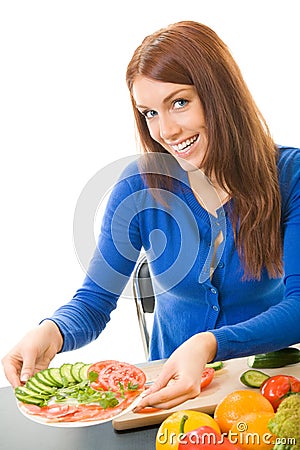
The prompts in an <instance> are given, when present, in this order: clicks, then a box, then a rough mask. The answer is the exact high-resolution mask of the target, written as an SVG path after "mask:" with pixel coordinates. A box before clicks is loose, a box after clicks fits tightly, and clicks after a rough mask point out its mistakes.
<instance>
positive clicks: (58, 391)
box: [15, 362, 138, 408]
mask: <svg viewBox="0 0 300 450" xmlns="http://www.w3.org/2000/svg"><path fill="white" fill-rule="evenodd" d="M90 366H91V365H90V364H84V363H81V362H78V363H75V364H70V363H68V364H63V365H62V366H61V367H60V368H50V369H44V370H41V371H40V372H37V373H36V374H35V375H34V376H32V377H31V378H29V380H28V381H27V383H26V384H25V386H19V387H17V388H16V389H15V396H16V398H17V399H18V400H20V401H21V402H24V403H31V404H33V405H38V406H44V405H47V404H48V402H49V400H50V399H52V400H54V401H55V402H67V401H68V400H70V399H75V400H76V401H77V402H78V403H98V404H99V405H101V406H102V408H107V407H112V406H116V405H117V404H118V403H119V402H118V400H117V398H116V396H115V394H114V393H112V392H106V391H103V390H102V391H95V390H94V389H92V388H91V387H90V382H91V381H94V379H97V378H98V373H97V372H90V373H89V374H88V369H89V367H90ZM137 387H138V386H137ZM128 389H129V390H135V389H136V385H130V386H128Z"/></svg>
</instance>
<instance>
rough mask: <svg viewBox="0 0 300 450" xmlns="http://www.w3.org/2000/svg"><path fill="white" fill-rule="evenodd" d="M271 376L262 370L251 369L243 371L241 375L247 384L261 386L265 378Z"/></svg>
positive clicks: (242, 381) (255, 386)
mask: <svg viewBox="0 0 300 450" xmlns="http://www.w3.org/2000/svg"><path fill="white" fill-rule="evenodd" d="M268 378H270V375H268V374H266V373H264V372H261V371H260V370H254V369H249V370H246V372H244V373H242V375H241V376H240V381H241V383H243V384H244V385H245V386H248V387H253V388H260V386H261V385H262V384H263V382H264V381H265V380H267V379H268Z"/></svg>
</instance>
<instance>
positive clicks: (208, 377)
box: [200, 367, 215, 389]
mask: <svg viewBox="0 0 300 450" xmlns="http://www.w3.org/2000/svg"><path fill="white" fill-rule="evenodd" d="M214 376H215V369H213V368H212V367H206V368H205V369H204V370H203V372H202V377H201V383H200V388H201V389H203V388H205V387H206V386H208V385H209V384H210V383H211V382H212V380H213V378H214Z"/></svg>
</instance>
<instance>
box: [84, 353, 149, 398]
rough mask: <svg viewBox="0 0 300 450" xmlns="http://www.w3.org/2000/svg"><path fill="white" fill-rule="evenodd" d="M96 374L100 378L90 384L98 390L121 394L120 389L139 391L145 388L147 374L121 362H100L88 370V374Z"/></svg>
mask: <svg viewBox="0 0 300 450" xmlns="http://www.w3.org/2000/svg"><path fill="white" fill-rule="evenodd" d="M91 372H96V373H97V374H98V377H97V379H96V380H95V381H92V382H91V383H90V385H91V387H92V388H93V389H96V390H100V389H103V390H105V391H113V392H120V389H123V390H124V391H125V392H127V391H132V390H133V391H137V390H140V389H143V388H144V385H145V382H146V375H145V373H144V372H143V371H142V370H141V369H139V368H138V367H136V366H134V365H132V364H129V363H125V362H120V361H114V360H107V361H100V362H97V363H95V364H92V366H91V367H90V368H89V370H88V374H90V373H91Z"/></svg>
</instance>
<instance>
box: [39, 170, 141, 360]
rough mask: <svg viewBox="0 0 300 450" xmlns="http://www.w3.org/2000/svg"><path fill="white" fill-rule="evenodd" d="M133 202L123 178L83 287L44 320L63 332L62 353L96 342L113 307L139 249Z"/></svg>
mask: <svg viewBox="0 0 300 450" xmlns="http://www.w3.org/2000/svg"><path fill="white" fill-rule="evenodd" d="M135 202H136V196H135V195H134V193H133V192H132V186H131V185H130V183H129V182H128V179H126V177H125V176H124V175H123V176H122V177H121V178H120V180H119V181H118V182H117V183H116V185H115V186H114V188H113V190H112V192H111V194H110V197H109V200H108V203H107V206H106V209H105V212H104V215H103V221H102V225H101V232H100V236H99V238H98V243H97V246H96V249H95V252H94V255H93V258H92V260H91V262H90V264H89V267H88V270H87V273H86V276H85V279H84V281H83V284H82V286H81V287H80V289H78V290H77V292H76V293H75V295H74V297H73V298H72V300H71V301H70V302H68V303H67V304H65V305H63V306H61V307H60V308H58V309H57V310H56V311H55V312H54V314H53V315H52V316H51V317H49V318H47V319H50V320H53V321H54V322H55V323H56V324H57V326H58V327H59V329H60V331H61V333H62V336H63V347H62V350H61V351H70V350H74V349H76V348H79V347H82V346H84V345H86V344H88V343H89V342H91V341H92V340H94V339H96V338H97V337H98V335H99V334H100V333H101V331H102V330H103V329H104V328H105V326H106V324H107V322H108V321H109V320H110V314H111V312H112V311H113V310H114V309H115V308H116V305H117V300H118V298H119V296H120V295H121V293H122V291H123V289H124V288H125V285H126V283H127V282H128V279H129V277H130V275H131V273H132V271H133V268H134V266H135V263H136V260H137V258H138V255H139V252H140V249H141V239H140V233H139V224H138V214H137V209H136V203H135ZM44 320H45V319H44Z"/></svg>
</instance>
